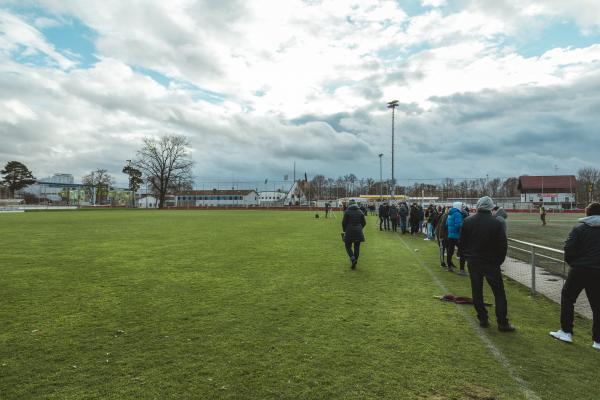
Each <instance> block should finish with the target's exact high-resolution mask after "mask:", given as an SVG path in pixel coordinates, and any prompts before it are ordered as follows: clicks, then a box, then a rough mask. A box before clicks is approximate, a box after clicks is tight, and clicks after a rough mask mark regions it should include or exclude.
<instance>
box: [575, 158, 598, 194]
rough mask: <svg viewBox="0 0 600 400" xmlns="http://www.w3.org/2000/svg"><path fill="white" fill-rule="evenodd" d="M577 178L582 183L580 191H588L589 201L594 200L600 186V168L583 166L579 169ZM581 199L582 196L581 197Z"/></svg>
mask: <svg viewBox="0 0 600 400" xmlns="http://www.w3.org/2000/svg"><path fill="white" fill-rule="evenodd" d="M577 180H578V181H579V184H580V185H581V190H580V193H581V192H584V193H587V201H588V203H591V202H592V201H593V200H594V195H595V193H596V190H597V189H598V186H600V169H597V168H591V167H586V168H582V169H580V170H579V171H577ZM583 198H585V197H583ZM580 199H582V198H581V197H580ZM580 201H581V200H580Z"/></svg>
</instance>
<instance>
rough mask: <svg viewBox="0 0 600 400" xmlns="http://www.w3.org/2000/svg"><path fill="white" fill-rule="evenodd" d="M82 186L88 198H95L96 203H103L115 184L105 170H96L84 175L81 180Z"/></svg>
mask: <svg viewBox="0 0 600 400" xmlns="http://www.w3.org/2000/svg"><path fill="white" fill-rule="evenodd" d="M82 182H83V186H85V188H86V191H87V192H88V194H89V196H90V197H93V196H95V200H96V201H95V202H96V203H103V202H105V201H106V200H107V199H108V192H109V191H110V188H111V186H113V185H114V184H115V180H114V178H113V177H112V176H111V175H110V174H109V173H108V171H107V170H105V169H101V168H98V169H96V170H95V171H92V172H90V173H89V174H87V175H85V176H84V177H83V179H82Z"/></svg>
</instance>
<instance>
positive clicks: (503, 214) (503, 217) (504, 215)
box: [492, 206, 508, 236]
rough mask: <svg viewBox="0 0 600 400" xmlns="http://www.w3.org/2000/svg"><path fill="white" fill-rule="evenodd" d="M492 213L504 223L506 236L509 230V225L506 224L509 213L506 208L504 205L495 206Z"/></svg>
mask: <svg viewBox="0 0 600 400" xmlns="http://www.w3.org/2000/svg"><path fill="white" fill-rule="evenodd" d="M492 215H493V216H494V217H496V219H497V220H498V221H500V223H501V224H502V228H504V234H505V235H506V236H508V231H507V226H506V219H507V218H508V214H507V213H506V211H504V208H502V207H498V206H496V207H494V210H493V211H492Z"/></svg>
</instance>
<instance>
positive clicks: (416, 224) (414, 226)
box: [410, 221, 419, 235]
mask: <svg viewBox="0 0 600 400" xmlns="http://www.w3.org/2000/svg"><path fill="white" fill-rule="evenodd" d="M410 233H411V235H414V234H415V233H419V221H413V222H411V223H410Z"/></svg>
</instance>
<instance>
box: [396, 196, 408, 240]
mask: <svg viewBox="0 0 600 400" xmlns="http://www.w3.org/2000/svg"><path fill="white" fill-rule="evenodd" d="M398 216H399V220H400V230H401V231H402V234H403V235H404V234H405V233H406V232H407V229H406V219H407V218H408V205H407V204H406V203H405V202H402V203H401V204H400V208H399V209H398Z"/></svg>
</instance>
